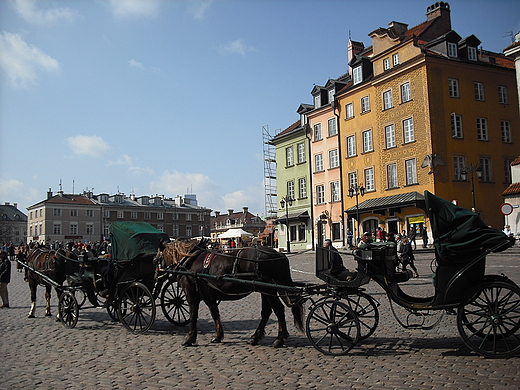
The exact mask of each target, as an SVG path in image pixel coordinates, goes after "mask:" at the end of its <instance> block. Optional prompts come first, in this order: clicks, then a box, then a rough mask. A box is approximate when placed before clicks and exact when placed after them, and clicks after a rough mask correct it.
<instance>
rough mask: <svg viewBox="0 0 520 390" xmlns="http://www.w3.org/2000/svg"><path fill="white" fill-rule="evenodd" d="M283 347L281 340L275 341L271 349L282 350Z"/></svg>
mask: <svg viewBox="0 0 520 390" xmlns="http://www.w3.org/2000/svg"><path fill="white" fill-rule="evenodd" d="M282 347H283V340H278V339H276V340H275V341H274V343H273V348H282Z"/></svg>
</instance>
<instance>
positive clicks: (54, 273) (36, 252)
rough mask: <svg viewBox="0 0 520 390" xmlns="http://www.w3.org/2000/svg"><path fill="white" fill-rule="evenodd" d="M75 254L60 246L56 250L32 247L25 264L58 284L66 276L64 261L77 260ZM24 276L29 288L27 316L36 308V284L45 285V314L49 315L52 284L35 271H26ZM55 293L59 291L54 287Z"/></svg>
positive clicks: (32, 315) (31, 315)
mask: <svg viewBox="0 0 520 390" xmlns="http://www.w3.org/2000/svg"><path fill="white" fill-rule="evenodd" d="M77 258H78V257H77V256H76V254H75V253H74V252H72V251H70V250H68V249H66V248H60V249H58V250H57V251H55V250H51V249H47V248H39V247H38V248H34V249H33V250H31V251H30V252H29V254H28V255H27V265H28V266H29V267H30V268H32V269H33V270H36V271H38V272H39V273H41V274H43V275H45V276H47V277H48V278H49V279H51V280H52V281H54V282H55V283H56V284H58V285H60V286H61V285H62V284H63V282H65V280H66V278H67V274H66V264H65V263H66V261H67V260H77ZM26 278H27V281H28V282H29V288H30V290H31V310H30V311H29V316H28V317H29V318H34V312H35V309H36V289H37V287H38V285H42V286H45V300H46V305H45V315H46V316H50V315H51V289H52V285H51V284H49V283H48V282H47V281H46V280H45V279H44V278H42V277H41V276H40V275H38V274H37V273H36V272H31V271H27V269H26ZM56 293H57V294H58V295H59V293H60V291H59V289H58V288H56Z"/></svg>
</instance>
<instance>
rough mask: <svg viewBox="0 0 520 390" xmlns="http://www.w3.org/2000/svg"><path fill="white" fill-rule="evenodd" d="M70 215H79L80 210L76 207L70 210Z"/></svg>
mask: <svg viewBox="0 0 520 390" xmlns="http://www.w3.org/2000/svg"><path fill="white" fill-rule="evenodd" d="M70 216H71V217H77V216H78V210H76V209H72V210H70Z"/></svg>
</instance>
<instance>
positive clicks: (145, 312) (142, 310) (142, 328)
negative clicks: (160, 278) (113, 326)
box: [117, 282, 155, 333]
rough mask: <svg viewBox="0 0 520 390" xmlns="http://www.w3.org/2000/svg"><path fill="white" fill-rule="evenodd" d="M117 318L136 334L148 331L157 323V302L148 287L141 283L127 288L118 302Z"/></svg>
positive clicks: (132, 284)
mask: <svg viewBox="0 0 520 390" xmlns="http://www.w3.org/2000/svg"><path fill="white" fill-rule="evenodd" d="M117 316H118V317H119V321H121V323H122V324H123V325H124V326H125V328H127V329H128V330H130V331H132V332H134V333H144V332H146V331H148V330H149V329H150V328H151V327H152V325H153V322H154V321H155V302H154V299H153V295H152V293H151V292H150V290H149V289H148V287H146V286H145V285H144V284H142V283H139V282H134V283H131V284H128V285H127V286H125V287H124V288H123V290H122V291H121V295H120V296H119V299H118V300H117Z"/></svg>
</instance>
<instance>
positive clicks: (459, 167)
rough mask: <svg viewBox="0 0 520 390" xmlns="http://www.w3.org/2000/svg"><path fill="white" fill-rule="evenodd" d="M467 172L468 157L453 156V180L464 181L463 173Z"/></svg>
mask: <svg viewBox="0 0 520 390" xmlns="http://www.w3.org/2000/svg"><path fill="white" fill-rule="evenodd" d="M465 170H466V157H464V156H457V155H456V156H453V180H457V181H463V180H464V179H463V177H462V172H464V171H465Z"/></svg>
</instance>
